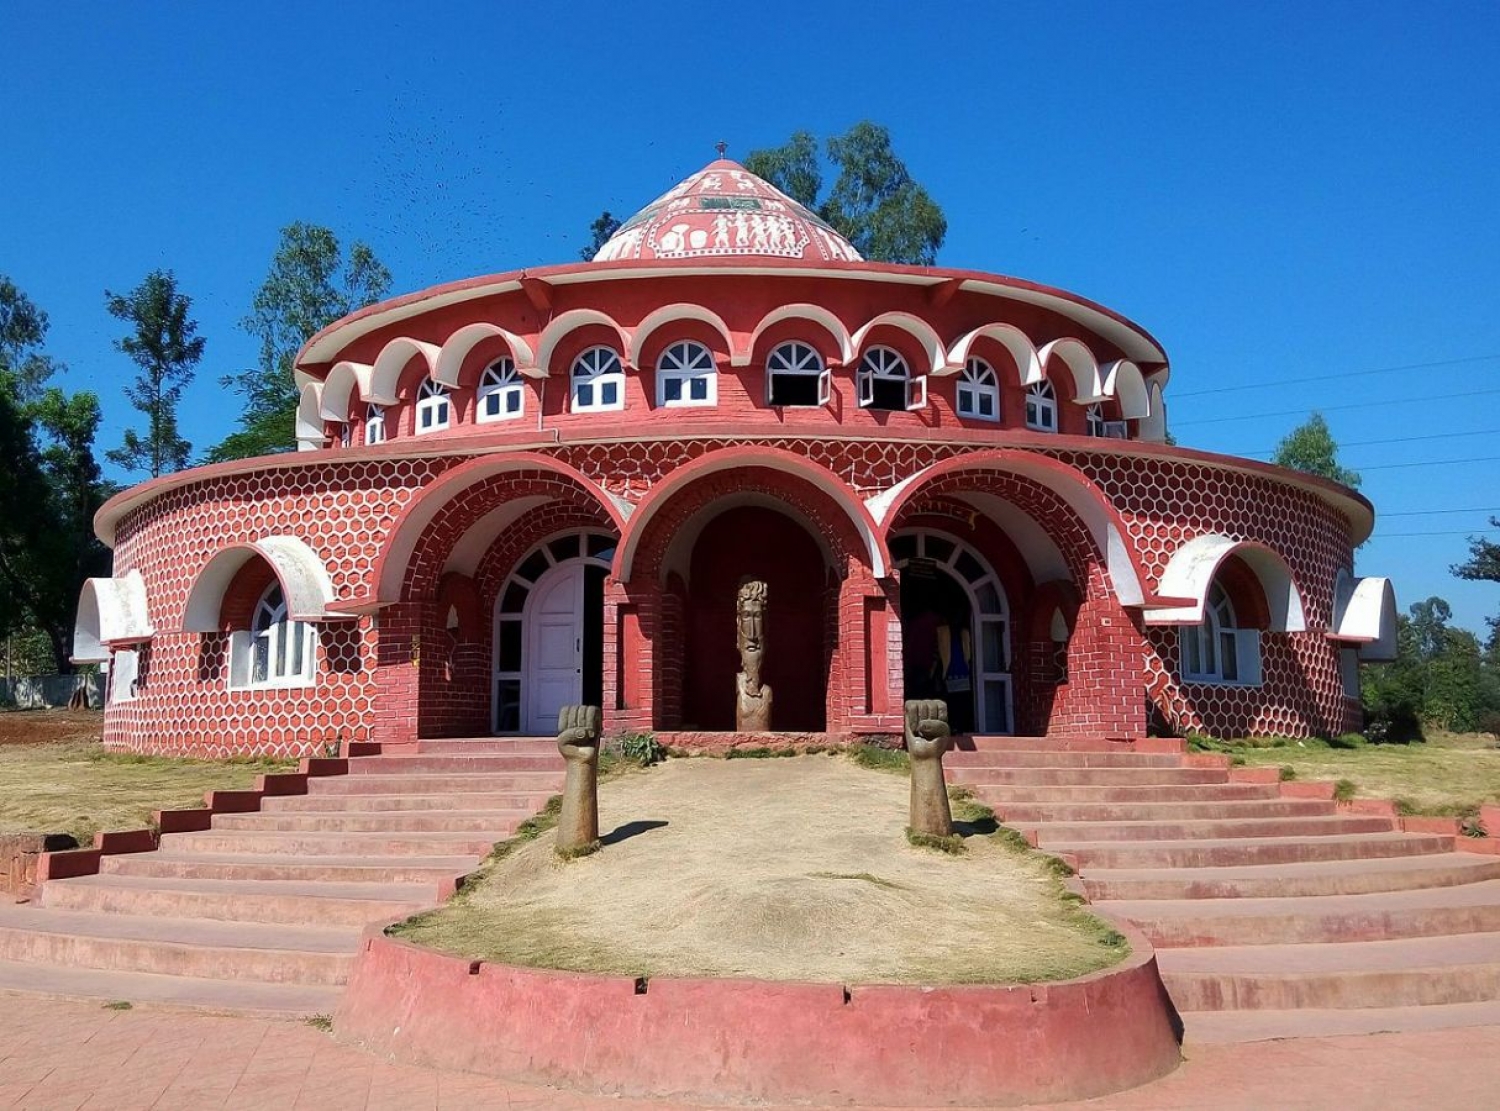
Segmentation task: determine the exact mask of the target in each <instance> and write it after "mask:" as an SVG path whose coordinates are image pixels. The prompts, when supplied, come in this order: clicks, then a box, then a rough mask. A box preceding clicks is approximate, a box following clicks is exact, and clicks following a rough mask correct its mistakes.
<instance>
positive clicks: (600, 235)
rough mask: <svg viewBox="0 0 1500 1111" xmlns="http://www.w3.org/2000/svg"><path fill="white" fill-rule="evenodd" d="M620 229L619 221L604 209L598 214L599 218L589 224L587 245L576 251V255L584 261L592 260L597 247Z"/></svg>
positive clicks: (596, 252) (602, 244) (601, 245)
mask: <svg viewBox="0 0 1500 1111" xmlns="http://www.w3.org/2000/svg"><path fill="white" fill-rule="evenodd" d="M619 230H620V221H619V220H616V219H615V217H614V215H613V214H612V213H611V212H610V211H609V209H607V208H606V209H605V210H604V211H603V212H601V213H600V214H599V218H598V219H597V220H595V221H594V222H593V223H592V224H590V225H589V236H590V239H589V245H588V246H587V247H585V248H584V249H583V250H581V251H579V252H578V257H579V258H581V259H583V261H584V262H593V261H594V256H595V255H597V254H598V253H599V248H601V247H603V246H604V245H605V244H606V243H608V242H609V239H610V236H612V235H614V234H615V232H617V231H619Z"/></svg>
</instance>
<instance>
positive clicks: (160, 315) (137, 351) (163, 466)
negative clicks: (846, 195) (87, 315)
mask: <svg viewBox="0 0 1500 1111" xmlns="http://www.w3.org/2000/svg"><path fill="white" fill-rule="evenodd" d="M104 307H105V308H106V309H107V310H109V314H110V315H111V316H113V317H114V318H115V319H116V320H122V321H124V322H125V323H126V324H128V325H129V326H130V329H131V330H130V331H128V332H127V333H126V334H125V335H124V336H122V337H121V338H119V339H117V340H115V347H116V348H117V349H118V350H120V351H121V352H123V353H124V354H126V355H128V356H129V357H130V359H131V361H132V362H134V363H135V364H136V366H138V367H140V370H141V372H140V374H139V375H137V377H136V379H135V381H134V382H131V383H130V384H128V385H127V386H126V387H125V396H126V398H127V399H129V401H130V404H131V405H133V406H134V407H135V408H136V409H138V410H139V411H140V412H141V413H143V414H144V415H145V417H146V434H145V435H144V436H142V435H140V434H139V433H137V432H136V431H135V429H133V428H131V429H127V430H126V431H125V435H124V440H123V442H122V443H121V445H120V447H118V448H115V449H114V450H112V451H108V452H105V456H106V458H108V459H109V461H110V462H111V463H114V464H115V465H116V466H120V467H123V468H125V469H126V470H129V471H145V472H146V473H147V474H148V475H149V476H150V477H152V478H155V477H157V476H158V475H161V474H165V473H167V472H169V471H180V470H182V469H183V468H184V467H186V466H187V465H188V456H189V454H190V453H191V451H192V448H193V445H192V444H190V443H188V442H187V440H185V439H183V438H182V437H181V436H180V435H178V432H177V403H178V401H179V400H181V398H182V391H183V390H184V389H185V388H186V387H187V384H188V383H189V382H191V381H192V380H193V371H194V368H195V367H197V365H198V360H199V359H201V358H202V357H203V342H204V341H203V337H202V336H199V335H198V334H197V332H198V325H197V324H196V323H194V322H193V320H192V319H191V318H190V317H189V316H188V310H189V309H190V308H191V307H192V300H191V299H190V298H189V297H188V296H187V294H185V293H182V292H180V291H179V290H178V288H177V278H176V277H175V276H174V275H173V273H172V272H171V271H170V270H153V271H152V272H151V273H149V274H147V275H146V277H145V278H144V279H143V280H142V281H141V284H140V285H138V286H136V287H135V288H134V289H133V290H131V291H130V292H129V293H128V294H125V295H123V296H122V295H121V294H118V293H110V292H108V291H106V292H105V294H104Z"/></svg>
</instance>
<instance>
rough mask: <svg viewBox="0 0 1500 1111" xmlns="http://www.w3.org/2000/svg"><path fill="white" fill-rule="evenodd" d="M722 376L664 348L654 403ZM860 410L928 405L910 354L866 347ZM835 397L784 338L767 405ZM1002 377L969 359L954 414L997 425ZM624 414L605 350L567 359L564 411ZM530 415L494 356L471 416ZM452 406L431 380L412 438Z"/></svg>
mask: <svg viewBox="0 0 1500 1111" xmlns="http://www.w3.org/2000/svg"><path fill="white" fill-rule="evenodd" d="M718 378H719V372H718V367H717V364H716V363H715V360H714V356H713V353H712V352H711V351H710V350H709V349H708V348H707V347H705V346H704V345H703V344H701V343H698V342H696V341H694V340H680V341H678V342H676V343H673V344H670V345H669V346H667V347H666V348H665V349H664V350H663V351H662V353H661V356H660V357H659V358H658V359H657V363H656V404H657V405H658V406H660V407H662V408H669V409H670V408H693V407H709V406H713V405H716V404H717V403H718ZM855 387H856V396H857V399H858V404H859V407H860V408H861V409H871V410H876V411H885V412H899V411H909V410H917V409H921V408H924V407H925V406H926V404H927V376H926V375H925V374H916V375H914V374H912V372H911V368H910V366H909V365H908V363H907V361H906V358H905V357H904V356H903V355H902V354H901V353H900V352H898V351H896V350H895V349H894V348H891V347H882V346H875V347H871V348H869V349H868V350H867V351H866V352H865V353H864V355H863V357H862V358H861V359H860V361H859V366H858V368H857V369H856V372H855ZM832 395H833V384H832V375H831V372H830V371H829V368H828V365H827V363H826V362H825V361H824V360H823V357H822V356H821V355H820V354H819V353H818V351H817V349H816V348H814V347H813V346H811V345H810V344H808V343H804V342H802V341H800V340H788V341H786V342H785V343H781V344H778V345H777V346H776V347H775V348H773V349H772V350H771V352H770V354H769V355H768V356H767V358H766V404H767V405H769V406H773V407H778V408H820V407H822V406H824V405H827V404H828V403H829V401H830V399H831V398H832ZM1000 396H1001V393H1000V377H999V375H998V374H997V373H996V371H995V368H994V367H993V366H991V365H990V364H989V363H988V362H986V361H985V360H984V359H981V358H970V359H969V360H968V361H967V362H966V363H965V364H964V368H963V370H962V371H961V372H960V373H959V375H958V380H957V385H956V387H955V408H956V410H957V412H958V415H959V416H960V417H963V418H965V419H969V420H977V421H990V422H995V423H998V422H999V421H1000V419H1001V415H1002V414H1001V404H1000ZM624 408H625V367H624V364H623V363H622V362H621V361H620V356H619V355H618V354H617V353H616V352H615V351H614V350H613V349H612V348H610V347H605V346H598V347H590V348H588V349H587V350H585V351H583V352H581V353H580V354H579V355H578V356H577V358H575V359H574V360H573V365H572V367H571V369H570V371H569V374H568V411H569V412H573V413H604V412H615V411H619V410H622V409H624ZM525 412H526V390H525V384H524V382H523V381H522V378H521V375H520V373H519V372H518V371H517V370H516V365H515V363H514V361H513V360H511V359H510V358H501V359H497V360H495V361H494V362H493V363H491V364H490V365H489V367H487V368H486V369H485V371H484V373H483V375H481V376H480V380H479V387H478V391H477V394H476V398H475V419H476V420H477V421H478V422H479V423H481V424H486V423H491V422H498V421H506V420H514V419H516V418H518V417H521V416H524V415H525ZM1085 416H1086V427H1087V431H1088V434H1089V435H1091V436H1102V437H1110V438H1116V439H1124V438H1126V437H1127V436H1128V434H1129V433H1128V425H1127V424H1126V422H1124V421H1109V420H1106V419H1105V417H1104V414H1103V411H1102V409H1101V407H1100V406H1099V405H1098V404H1093V405H1090V406H1088V408H1087V410H1086V413H1085ZM452 421H453V404H452V400H451V398H450V396H449V389H448V387H446V386H443V385H441V384H439V383H437V382H435V381H433V380H432V379H431V378H428V379H426V380H424V381H423V383H422V385H421V387H420V389H419V390H418V391H417V399H416V418H415V422H414V426H413V427H414V430H415V432H416V433H417V434H418V435H422V434H425V433H428V432H437V431H441V430H442V429H445V428H448V427H450V425H451V424H452ZM364 423H365V427H364V431H365V443H367V444H379V443H383V442H384V441H385V440H386V439H387V438H388V436H389V430H388V428H387V423H386V411H385V407H384V406H381V405H377V404H373V403H372V404H370V405H369V406H367V408H366V412H365V422H364ZM1025 423H1026V427H1027V428H1029V429H1032V430H1033V431H1037V432H1057V431H1058V429H1059V421H1058V401H1057V393H1056V391H1055V390H1054V388H1053V386H1052V383H1050V382H1048V381H1046V380H1043V381H1040V382H1036V383H1033V384H1032V385H1030V386H1028V387H1027V390H1026V398H1025ZM351 438H352V433H351V429H350V426H349V425H347V424H346V425H345V426H344V429H343V431H342V434H341V442H342V443H343V445H344V446H345V447H347V446H349V444H350V442H351Z"/></svg>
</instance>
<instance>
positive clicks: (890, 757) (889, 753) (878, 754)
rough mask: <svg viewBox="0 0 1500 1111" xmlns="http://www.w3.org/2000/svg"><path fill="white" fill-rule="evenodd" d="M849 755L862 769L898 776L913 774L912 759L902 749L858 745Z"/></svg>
mask: <svg viewBox="0 0 1500 1111" xmlns="http://www.w3.org/2000/svg"><path fill="white" fill-rule="evenodd" d="M849 755H850V757H851V758H852V759H853V760H854V762H855V763H856V764H858V765H859V766H860V767H862V768H873V769H874V770H875V771H881V772H894V773H895V774H897V775H909V774H910V773H911V758H910V757H909V756H907V755H906V750H905V749H902V748H883V747H881V746H880V745H872V744H857V745H853V746H851V747H850V749H849Z"/></svg>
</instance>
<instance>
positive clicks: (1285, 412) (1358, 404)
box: [1172, 389, 1500, 428]
mask: <svg viewBox="0 0 1500 1111" xmlns="http://www.w3.org/2000/svg"><path fill="white" fill-rule="evenodd" d="M1496 393H1500V389H1493V390H1462V391H1460V392H1459V393H1429V394H1423V395H1422V396H1420V397H1393V398H1390V399H1388V400H1386V401H1355V402H1351V403H1350V404H1348V405H1317V406H1308V407H1305V408H1302V409H1278V410H1277V411H1276V412H1274V413H1243V414H1241V415H1240V416H1237V417H1209V418H1207V419H1206V420H1179V421H1173V422H1172V425H1173V427H1174V428H1185V427H1186V426H1188V425H1190V424H1228V423H1230V422H1231V421H1237V420H1258V419H1259V418H1261V417H1299V416H1301V415H1302V414H1304V413H1309V412H1312V411H1313V410H1314V409H1316V410H1317V411H1318V412H1322V413H1337V412H1341V411H1343V410H1346V409H1377V408H1379V407H1380V406H1382V405H1411V404H1414V403H1416V402H1419V401H1421V402H1427V401H1448V400H1451V399H1453V398H1456V397H1485V396H1488V395H1489V394H1496Z"/></svg>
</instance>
